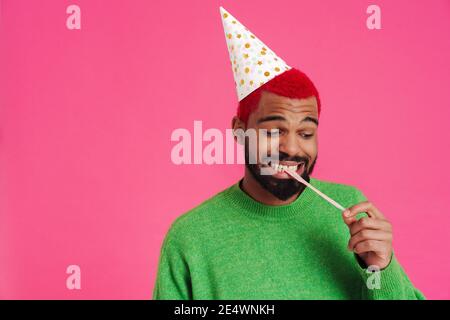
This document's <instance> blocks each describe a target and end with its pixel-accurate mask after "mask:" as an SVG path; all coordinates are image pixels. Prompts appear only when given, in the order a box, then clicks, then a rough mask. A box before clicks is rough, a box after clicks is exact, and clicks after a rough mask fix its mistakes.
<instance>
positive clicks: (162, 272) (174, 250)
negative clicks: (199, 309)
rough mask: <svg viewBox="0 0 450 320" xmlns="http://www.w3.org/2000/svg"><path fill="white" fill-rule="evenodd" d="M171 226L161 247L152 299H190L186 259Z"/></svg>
mask: <svg viewBox="0 0 450 320" xmlns="http://www.w3.org/2000/svg"><path fill="white" fill-rule="evenodd" d="M182 249H183V248H182V246H181V245H180V243H179V241H177V239H176V237H175V236H174V230H173V228H171V230H169V232H168V233H167V235H166V237H165V239H164V241H163V244H162V248H161V253H160V258H159V264H158V272H157V276H156V280H155V286H154V288H153V300H191V299H192V290H191V278H190V273H189V268H188V264H187V261H186V259H185V255H184V252H183V250H182Z"/></svg>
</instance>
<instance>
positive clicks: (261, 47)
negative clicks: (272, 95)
mask: <svg viewBox="0 0 450 320" xmlns="http://www.w3.org/2000/svg"><path fill="white" fill-rule="evenodd" d="M220 14H221V16H222V23H223V29H224V32H225V40H226V42H227V47H228V53H229V55H230V61H231V65H232V70H233V75H234V83H235V84H236V92H237V95H238V99H239V101H241V100H242V99H244V98H245V97H246V96H248V95H249V94H250V93H252V92H253V91H254V90H256V89H258V88H259V87H260V86H262V85H263V84H264V83H266V82H268V81H270V80H271V79H273V78H274V77H276V76H277V75H279V74H281V73H283V72H284V71H286V70H289V69H291V67H290V66H288V65H287V64H286V63H285V62H284V61H283V59H281V58H280V57H278V56H277V55H276V54H275V53H274V52H273V51H272V50H270V49H269V48H268V47H267V46H266V45H265V44H264V43H263V42H262V41H261V40H259V39H258V38H257V37H256V36H255V35H254V34H252V33H251V32H250V30H248V29H247V28H246V27H244V26H243V25H242V24H241V23H240V22H239V21H238V20H236V18H234V17H233V16H232V15H231V14H230V13H229V12H227V11H226V10H225V9H224V8H223V7H220Z"/></svg>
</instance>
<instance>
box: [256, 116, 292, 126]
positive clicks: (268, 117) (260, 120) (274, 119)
mask: <svg viewBox="0 0 450 320" xmlns="http://www.w3.org/2000/svg"><path fill="white" fill-rule="evenodd" d="M266 121H286V119H285V118H284V117H283V116H275V115H274V116H267V117H263V118H261V119H258V121H256V123H257V124H260V123H262V122H266Z"/></svg>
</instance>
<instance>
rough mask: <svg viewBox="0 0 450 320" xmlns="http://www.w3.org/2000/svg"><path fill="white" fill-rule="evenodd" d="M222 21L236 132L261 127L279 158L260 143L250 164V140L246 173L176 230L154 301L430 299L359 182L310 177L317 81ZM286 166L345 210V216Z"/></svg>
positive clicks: (164, 252)
mask: <svg viewBox="0 0 450 320" xmlns="http://www.w3.org/2000/svg"><path fill="white" fill-rule="evenodd" d="M221 14H222V21H223V23H224V28H225V36H226V39H227V43H228V48H229V51H230V58H231V61H232V65H233V70H234V77H235V82H236V88H237V92H238V98H239V108H238V112H237V116H235V117H234V118H233V120H232V126H233V128H234V129H235V131H236V132H238V131H239V129H241V130H242V132H244V131H247V130H255V132H256V134H257V138H258V141H260V140H261V139H263V138H264V139H265V140H264V141H269V142H270V141H272V139H275V138H276V141H277V146H278V150H277V151H278V153H277V156H278V160H275V163H268V162H267V161H266V160H265V159H262V158H261V157H260V156H259V155H260V151H261V148H264V147H269V145H270V143H268V144H263V145H262V146H261V145H259V143H258V147H257V148H256V149H255V150H256V154H257V155H258V156H257V157H256V159H257V161H256V163H252V161H250V158H251V156H254V155H255V151H252V149H251V148H250V147H251V143H250V140H249V139H248V138H246V139H245V141H244V142H245V156H246V157H245V158H246V165H245V174H244V177H243V178H242V179H241V180H240V181H238V182H236V183H235V184H234V185H232V186H231V187H229V188H227V189H226V190H224V191H222V192H220V193H219V194H217V195H215V196H214V197H212V198H210V199H208V200H206V201H205V202H204V203H202V204H201V205H200V206H198V207H196V208H194V209H192V210H191V211H189V212H188V213H186V214H184V215H181V216H180V217H179V218H177V219H176V221H175V222H174V223H173V224H172V226H171V228H170V230H169V232H168V233H167V235H166V238H165V239H164V243H163V245H162V249H161V257H160V260H159V267H158V274H157V279H156V283H155V287H154V291H153V298H154V299H424V296H423V295H422V293H421V292H420V291H419V290H417V289H416V288H414V286H413V285H412V284H411V282H410V281H409V279H408V277H407V276H406V274H405V272H404V271H403V269H402V267H401V266H400V264H399V263H398V261H397V259H396V257H395V255H394V254H393V249H392V228H391V224H390V223H389V222H388V221H387V219H386V218H385V217H384V215H383V214H382V213H381V212H380V210H378V209H377V207H376V206H375V205H374V204H372V203H370V202H368V201H367V199H366V198H365V197H364V196H363V194H362V193H361V192H360V191H359V190H357V189H356V188H354V187H351V186H347V185H343V184H337V183H331V182H325V181H319V180H317V179H314V178H312V177H310V175H311V173H312V172H313V168H314V164H315V163H316V160H317V131H318V125H319V114H320V110H321V104H320V99H319V94H318V92H317V90H316V88H315V86H314V84H313V83H312V82H311V80H310V79H309V78H308V77H307V76H306V75H305V74H304V73H303V72H301V71H299V70H297V69H295V68H291V67H289V66H287V65H286V64H285V63H284V61H283V60H282V59H280V58H279V57H277V56H276V55H275V54H274V53H273V51H271V50H269V49H268V48H267V47H266V46H265V45H264V44H263V43H262V42H261V41H260V40H259V39H257V38H256V37H255V36H254V35H252V34H251V33H250V32H249V30H248V29H247V28H245V27H243V26H242V25H241V24H240V23H239V22H238V21H237V20H236V19H235V18H234V17H232V16H231V15H230V14H229V13H228V12H226V11H225V10H224V9H223V8H221ZM246 60H248V61H246ZM258 68H262V69H263V70H260V69H258ZM261 129H265V130H261ZM262 134H264V137H263V136H261V135H262ZM263 151H265V154H267V155H271V156H273V155H272V154H271V152H270V150H269V149H268V150H263ZM272 161H273V160H272ZM280 165H281V166H288V167H289V168H290V169H291V170H295V171H296V172H297V173H298V174H299V175H301V176H302V177H303V178H304V179H305V180H307V181H309V182H310V183H311V184H312V185H313V186H315V187H316V188H317V189H319V190H321V191H322V192H323V193H325V194H327V195H328V196H330V197H331V198H333V199H334V200H336V201H337V202H338V203H340V204H342V205H344V206H345V207H346V208H347V209H346V210H344V211H343V212H340V211H339V210H337V209H336V208H335V207H333V206H331V205H330V204H329V203H328V202H326V201H324V200H323V199H322V198H320V197H319V196H317V195H316V194H315V193H314V191H312V190H311V189H310V188H307V187H305V186H304V185H303V184H301V183H299V182H298V181H297V180H294V179H292V178H291V177H290V175H288V174H287V173H286V172H284V171H282V170H281V171H280V170H279V168H280V167H279V166H280ZM270 168H272V173H271V174H267V173H264V172H263V169H270Z"/></svg>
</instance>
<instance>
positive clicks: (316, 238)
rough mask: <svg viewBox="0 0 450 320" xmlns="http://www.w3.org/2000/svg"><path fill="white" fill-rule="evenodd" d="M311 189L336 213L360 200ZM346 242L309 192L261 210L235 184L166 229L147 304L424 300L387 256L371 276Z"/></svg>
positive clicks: (343, 191) (326, 185)
mask: <svg viewBox="0 0 450 320" xmlns="http://www.w3.org/2000/svg"><path fill="white" fill-rule="evenodd" d="M311 183H312V185H314V186H316V187H317V188H318V189H319V190H321V191H323V192H324V193H325V194H327V195H329V196H330V197H331V198H333V199H335V200H336V201H337V202H339V203H341V204H342V205H343V206H344V207H349V206H351V205H353V204H356V203H358V202H361V201H364V200H366V199H365V197H364V195H363V194H362V193H361V192H360V191H359V190H358V189H356V188H354V187H351V186H347V185H343V184H336V183H330V182H324V181H320V180H317V179H314V178H311ZM362 215H364V214H362ZM360 216H361V215H360ZM360 216H359V217H360ZM349 238H350V233H349V230H348V227H347V226H346V225H345V223H344V221H343V220H342V215H341V212H340V211H339V210H337V209H336V208H335V207H333V206H331V205H330V204H329V203H328V202H326V201H325V200H323V199H322V198H320V197H319V196H318V195H316V194H315V193H314V191H312V190H311V189H309V188H306V189H305V190H304V191H303V192H302V193H301V194H300V196H299V197H298V198H297V199H296V200H295V201H293V202H291V203H290V204H288V205H281V206H269V205H264V204H262V203H260V202H257V201H255V200H253V199H252V198H251V197H249V196H248V195H247V194H246V193H245V192H244V191H242V190H241V188H240V186H239V182H237V183H235V184H234V185H232V186H231V187H229V188H227V189H225V190H224V191H222V192H220V193H218V194H217V195H215V196H214V197H212V198H210V199H208V200H206V201H205V202H203V203H202V204H201V205H199V206H198V207H196V208H194V209H192V210H190V211H189V212H187V213H185V214H183V215H181V216H179V217H178V218H177V219H176V220H175V221H174V222H173V223H172V225H171V227H170V229H169V231H168V233H167V235H166V237H165V239H164V242H163V244H162V248H161V254H160V258H159V266H158V272H157V277H156V282H155V287H154V289H153V299H155V300H157V299H158V300H161V299H162V300H172V299H196V300H198V299H205V300H209V299H242V300H245V299H289V300H291V299H425V297H424V296H423V294H422V293H421V292H420V291H419V290H417V289H416V288H414V286H413V285H412V284H411V282H410V280H409V279H408V277H407V275H406V274H405V272H404V271H403V269H402V267H401V266H400V264H399V263H398V261H397V259H396V257H395V255H393V257H392V260H391V262H390V264H389V265H388V266H387V267H386V268H385V269H383V270H381V271H379V273H376V274H371V273H370V271H368V270H367V269H364V267H363V266H362V264H360V262H358V260H359V259H357V256H356V255H355V254H354V253H352V252H351V251H349V250H348V249H347V243H348V240H349ZM377 279H378V282H377ZM367 283H369V284H372V285H371V286H370V285H369V286H368V285H367ZM377 283H378V284H379V286H377ZM374 286H375V288H374ZM369 287H370V288H372V289H369ZM377 287H378V289H377Z"/></svg>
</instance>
